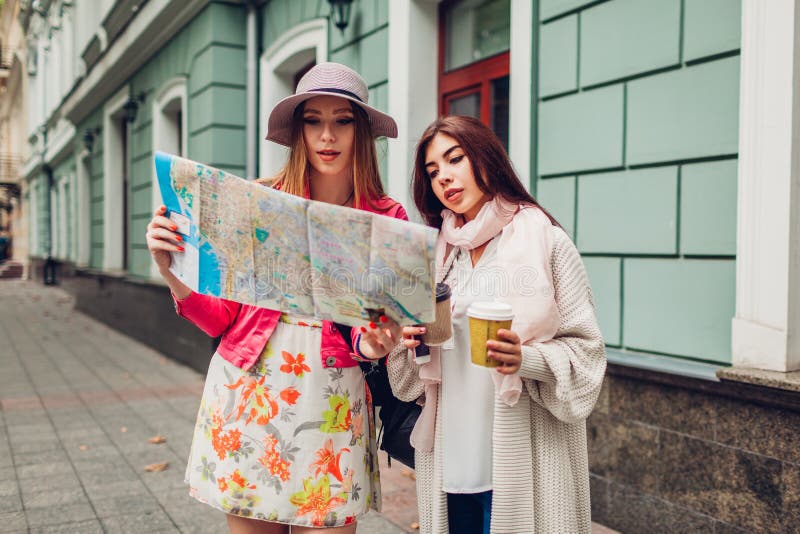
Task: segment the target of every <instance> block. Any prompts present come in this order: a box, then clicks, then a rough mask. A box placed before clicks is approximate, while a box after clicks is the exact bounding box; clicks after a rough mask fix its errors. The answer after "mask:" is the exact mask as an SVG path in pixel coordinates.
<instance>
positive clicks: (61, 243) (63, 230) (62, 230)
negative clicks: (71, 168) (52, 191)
mask: <svg viewBox="0 0 800 534" xmlns="http://www.w3.org/2000/svg"><path fill="white" fill-rule="evenodd" d="M68 183H69V175H64V176H62V177H61V178H59V181H58V223H57V233H56V235H57V236H58V247H57V248H56V250H57V251H58V255H57V256H56V257H57V258H59V259H61V260H68V259H69V250H67V224H68V223H69V221H68V220H67V201H68V200H69V198H68V196H67V184H68Z"/></svg>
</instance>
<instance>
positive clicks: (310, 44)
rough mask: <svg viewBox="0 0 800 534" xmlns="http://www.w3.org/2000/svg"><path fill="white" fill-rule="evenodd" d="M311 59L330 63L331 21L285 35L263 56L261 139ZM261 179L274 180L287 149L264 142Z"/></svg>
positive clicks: (296, 28) (314, 22)
mask: <svg viewBox="0 0 800 534" xmlns="http://www.w3.org/2000/svg"><path fill="white" fill-rule="evenodd" d="M312 59H316V61H317V62H318V63H319V62H322V61H327V60H328V19H314V20H310V21H307V22H304V23H302V24H298V25H297V26H294V27H293V28H290V29H289V30H287V31H285V32H284V33H283V34H282V35H281V36H280V37H278V39H276V40H275V42H274V43H272V45H271V46H270V47H269V48H268V49H267V50H266V51H265V52H264V53H263V54H262V55H261V59H260V66H261V69H260V71H261V80H260V82H261V94H260V95H259V105H260V109H261V113H260V114H259V115H260V118H259V136H266V134H267V122H268V120H269V112H270V110H272V108H273V107H274V106H275V104H277V103H278V102H279V101H280V100H281V99H282V98H284V97H286V96H289V95H290V94H292V91H293V87H292V85H293V82H294V73H296V72H297V71H298V69H300V68H301V67H303V66H304V65H306V64H307V63H308V62H309V61H311V60H312ZM262 143H263V144H262V149H261V150H260V155H259V164H258V169H259V176H261V177H270V176H274V175H275V174H276V173H277V172H278V171H279V170H280V169H281V168H282V167H283V165H284V162H285V161H286V155H287V149H286V148H284V147H282V146H280V145H278V144H277V143H273V142H272V141H262Z"/></svg>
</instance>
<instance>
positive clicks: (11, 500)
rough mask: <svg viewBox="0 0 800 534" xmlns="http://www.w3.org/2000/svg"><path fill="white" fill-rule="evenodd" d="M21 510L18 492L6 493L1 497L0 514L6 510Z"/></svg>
mask: <svg viewBox="0 0 800 534" xmlns="http://www.w3.org/2000/svg"><path fill="white" fill-rule="evenodd" d="M21 511H22V499H20V496H19V493H14V494H12V495H7V496H5V497H3V498H2V499H0V514H3V513H8V512H21Z"/></svg>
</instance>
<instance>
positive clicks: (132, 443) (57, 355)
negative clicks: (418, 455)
mask: <svg viewBox="0 0 800 534" xmlns="http://www.w3.org/2000/svg"><path fill="white" fill-rule="evenodd" d="M165 305H169V303H165ZM72 308H73V301H72V298H71V297H70V296H69V295H68V294H67V293H65V292H63V291H62V290H60V289H55V288H49V287H44V286H42V285H40V284H35V283H31V282H23V281H11V280H8V281H2V282H0V532H9V533H12V532H13V533H17V532H19V533H23V532H32V533H38V532H47V533H52V532H64V533H70V534H73V533H94V532H109V533H111V532H114V533H116V532H131V533H153V532H186V533H189V532H198V533H201V532H208V533H220V532H227V527H226V522H225V518H224V515H223V514H222V513H220V512H218V511H216V510H213V509H211V508H210V507H208V506H206V505H204V504H201V503H199V502H197V501H195V500H194V499H192V498H190V497H189V495H188V490H187V487H186V486H185V484H184V483H183V474H184V469H185V468H186V460H187V456H188V452H189V446H190V444H191V436H192V431H193V427H194V420H195V416H196V414H197V408H198V404H199V400H200V395H201V392H202V386H203V378H204V377H203V376H201V375H200V374H198V373H197V372H195V371H193V370H191V369H189V368H187V367H184V366H182V365H178V364H176V363H173V362H172V361H170V360H168V359H167V358H164V357H163V356H161V355H160V354H158V353H157V352H155V351H153V350H152V349H149V348H148V347H146V346H144V345H142V344H141V343H138V342H135V341H133V340H131V339H130V338H128V337H125V336H123V335H121V334H119V333H117V332H116V331H114V330H112V329H110V328H108V327H106V326H105V325H103V324H101V323H98V322H96V321H93V320H91V319H89V318H88V317H86V316H85V315H83V314H80V313H77V312H74V311H73V309H72ZM156 435H160V436H163V437H164V438H166V441H165V442H164V443H161V444H151V443H148V439H149V438H152V437H154V436H156ZM160 463H168V464H169V465H168V468H167V469H166V470H164V471H159V472H147V471H145V466H148V465H151V464H160ZM404 471H406V470H405V468H403V467H402V466H400V465H395V464H393V467H392V469H390V470H383V471H382V472H383V473H384V495H385V498H384V502H385V510H386V512H387V513H386V515H379V514H376V513H374V512H371V513H370V514H369V515H368V516H367V517H366V518H364V519H362V520H361V521H359V527H358V532H359V534H367V533H370V534H371V533H378V534H402V533H403V532H405V531H411V529H410V528H409V525H410V523H411V522H412V521H415V520H416V513H415V512H416V506H415V495H414V482H413V480H412V479H411V478H410V477H408V476H403V472H404ZM389 514H392V515H391V517H396V518H397V519H396V520H397V521H403V523H400V524H401V525H402V526H403V527H404V528H403V529H401V528H399V527H398V526H397V525H395V524H393V523H392V522H391V521H390V520H389V519H387V517H389Z"/></svg>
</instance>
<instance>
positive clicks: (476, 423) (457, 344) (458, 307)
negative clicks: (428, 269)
mask: <svg viewBox="0 0 800 534" xmlns="http://www.w3.org/2000/svg"><path fill="white" fill-rule="evenodd" d="M497 241H498V238H497V237H495V238H494V239H492V240H491V241H490V242H489V244H488V245H487V246H486V249H485V250H484V252H483V254H482V255H481V257H480V259H479V260H478V263H477V265H475V267H474V268H473V266H472V260H471V258H470V254H469V250H467V249H458V250H457V251H456V252H455V254H456V259H455V260H454V262H453V267H452V268H451V270H450V273H448V275H447V277H446V279H445V281H446V282H447V283H449V284H450V288H451V290H452V297H451V308H452V319H453V338H452V339H451V340H450V341H448V342H446V343H445V344H444V345H443V346H442V386H441V392H442V412H441V417H442V453H443V454H442V459H443V463H444V475H443V484H442V487H443V489H444V491H446V492H447V493H480V492H483V491H489V490H491V489H492V423H493V421H492V419H493V417H494V415H493V414H494V398H495V389H494V383H493V382H492V378H491V375H490V373H492V372H494V371H493V370H491V369H488V368H483V367H479V366H476V365H473V364H472V358H471V355H470V341H469V320H468V319H467V308H468V307H469V305H470V304H472V302H473V301H482V300H489V301H491V300H493V299H494V296H493V293H494V291H493V285H494V284H495V283H496V272H497V271H496V270H497V269H498V267H497Z"/></svg>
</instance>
